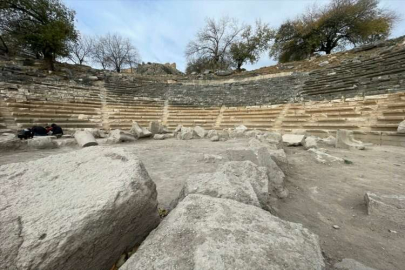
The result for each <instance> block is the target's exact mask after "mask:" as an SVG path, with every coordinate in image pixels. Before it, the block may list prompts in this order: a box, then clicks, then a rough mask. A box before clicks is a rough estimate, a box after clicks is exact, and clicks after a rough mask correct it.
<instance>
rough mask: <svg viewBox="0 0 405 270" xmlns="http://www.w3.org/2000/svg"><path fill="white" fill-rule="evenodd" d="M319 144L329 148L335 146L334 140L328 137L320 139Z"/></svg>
mask: <svg viewBox="0 0 405 270" xmlns="http://www.w3.org/2000/svg"><path fill="white" fill-rule="evenodd" d="M320 142H322V143H324V144H326V145H329V146H336V138H335V137H333V136H332V135H330V136H329V137H327V138H325V139H321V140H320Z"/></svg>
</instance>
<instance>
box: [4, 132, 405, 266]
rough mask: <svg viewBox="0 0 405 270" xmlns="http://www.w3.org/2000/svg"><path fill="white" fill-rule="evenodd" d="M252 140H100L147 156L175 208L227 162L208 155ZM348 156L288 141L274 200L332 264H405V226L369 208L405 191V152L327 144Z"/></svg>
mask: <svg viewBox="0 0 405 270" xmlns="http://www.w3.org/2000/svg"><path fill="white" fill-rule="evenodd" d="M247 145H248V139H237V140H229V141H226V142H211V141H209V140H190V141H182V140H175V139H168V140H163V141H155V140H139V141H136V142H134V143H125V144H118V145H114V146H102V147H124V148H126V149H130V150H133V151H134V153H136V154H137V155H138V156H139V157H140V159H141V160H142V161H143V162H144V164H145V166H146V169H147V171H148V172H149V174H150V176H151V178H152V179H153V181H154V182H155V183H156V185H157V190H158V200H159V204H160V208H161V209H168V208H170V203H171V202H172V201H173V200H174V199H175V198H176V197H177V195H178V193H179V192H180V190H181V188H182V186H183V184H184V183H185V181H186V180H187V178H188V177H190V176H192V175H194V174H198V173H207V172H213V171H215V170H216V169H217V168H218V166H219V165H221V164H222V163H223V162H224V161H223V160H218V159H214V160H213V159H209V158H207V156H206V157H205V158H204V154H207V155H219V156H223V157H226V154H225V153H226V150H229V149H234V148H238V147H246V146H247ZM325 148H326V149H327V152H328V153H329V154H331V155H334V156H337V157H341V158H343V159H345V160H347V162H346V163H342V162H333V163H330V164H322V163H319V162H318V161H317V160H316V159H315V155H314V153H311V152H308V151H306V150H304V149H303V147H288V148H287V147H286V148H285V150H286V152H287V156H288V159H289V166H288V169H287V170H286V171H285V173H286V176H287V178H286V186H287V188H288V189H289V191H290V194H289V196H288V197H287V198H286V199H283V200H281V201H280V202H279V203H278V204H277V206H276V213H275V214H276V215H277V216H279V217H280V218H282V219H285V220H288V221H292V222H297V223H302V224H303V225H304V226H305V227H306V228H308V229H309V230H310V231H312V232H314V233H315V234H317V235H319V237H320V243H321V248H322V250H323V255H324V257H325V263H326V264H327V269H334V268H333V265H334V264H335V263H336V262H338V261H341V260H342V259H343V258H353V259H355V260H357V261H359V262H361V263H363V264H365V265H367V266H369V267H373V268H375V269H379V270H394V269H402V267H403V265H405V256H404V255H405V237H404V233H405V227H404V225H403V224H404V223H402V224H398V223H395V222H392V221H390V220H389V219H387V218H384V219H382V218H378V217H375V216H369V215H367V209H366V205H365V202H364V194H365V192H367V191H371V192H374V193H378V194H398V195H399V194H405V182H404V181H405V177H404V176H405V152H404V151H403V148H398V147H386V146H384V147H379V146H372V147H367V149H366V150H342V149H335V148H331V147H325ZM75 149H78V148H68V147H65V148H60V149H51V150H37V151H15V152H7V153H2V154H1V155H0V165H3V164H8V163H14V162H23V161H29V160H35V159H38V158H40V157H45V156H49V155H53V154H58V153H62V152H70V151H74V150H75Z"/></svg>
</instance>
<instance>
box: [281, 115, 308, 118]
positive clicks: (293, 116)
mask: <svg viewBox="0 0 405 270" xmlns="http://www.w3.org/2000/svg"><path fill="white" fill-rule="evenodd" d="M311 116H312V115H311V114H287V115H285V117H286V118H289V117H291V118H296V117H311Z"/></svg>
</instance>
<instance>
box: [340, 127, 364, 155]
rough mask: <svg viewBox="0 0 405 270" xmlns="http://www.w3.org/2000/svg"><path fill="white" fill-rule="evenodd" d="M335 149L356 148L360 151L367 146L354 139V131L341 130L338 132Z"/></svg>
mask: <svg viewBox="0 0 405 270" xmlns="http://www.w3.org/2000/svg"><path fill="white" fill-rule="evenodd" d="M335 147H336V148H343V149H349V148H355V149H359V150H364V149H365V145H364V144H363V143H362V142H361V141H358V140H355V139H354V135H353V131H351V130H345V129H339V130H338V131H336V145H335Z"/></svg>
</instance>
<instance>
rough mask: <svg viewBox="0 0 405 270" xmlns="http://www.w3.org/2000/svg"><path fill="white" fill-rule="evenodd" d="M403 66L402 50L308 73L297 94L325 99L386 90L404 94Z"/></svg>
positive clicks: (404, 71) (404, 76)
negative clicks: (326, 96)
mask: <svg viewBox="0 0 405 270" xmlns="http://www.w3.org/2000/svg"><path fill="white" fill-rule="evenodd" d="M404 62H405V49H404V48H403V47H402V48H399V49H397V50H391V51H390V52H386V53H381V54H380V55H377V56H372V57H370V58H368V59H363V60H358V59H356V60H355V61H353V62H352V63H342V64H341V65H340V66H338V67H329V68H326V69H319V70H315V71H312V72H311V73H310V76H309V80H307V81H306V82H305V85H304V87H303V89H302V91H301V93H300V94H301V95H302V96H319V97H320V98H325V94H331V95H332V96H333V95H337V94H343V95H355V94H356V93H366V94H367V95H371V94H374V92H376V93H378V92H380V93H381V91H385V90H386V89H387V88H391V89H392V91H395V92H398V91H403V90H405V86H404V84H403V79H404V78H405V68H404V65H403V63H404Z"/></svg>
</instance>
